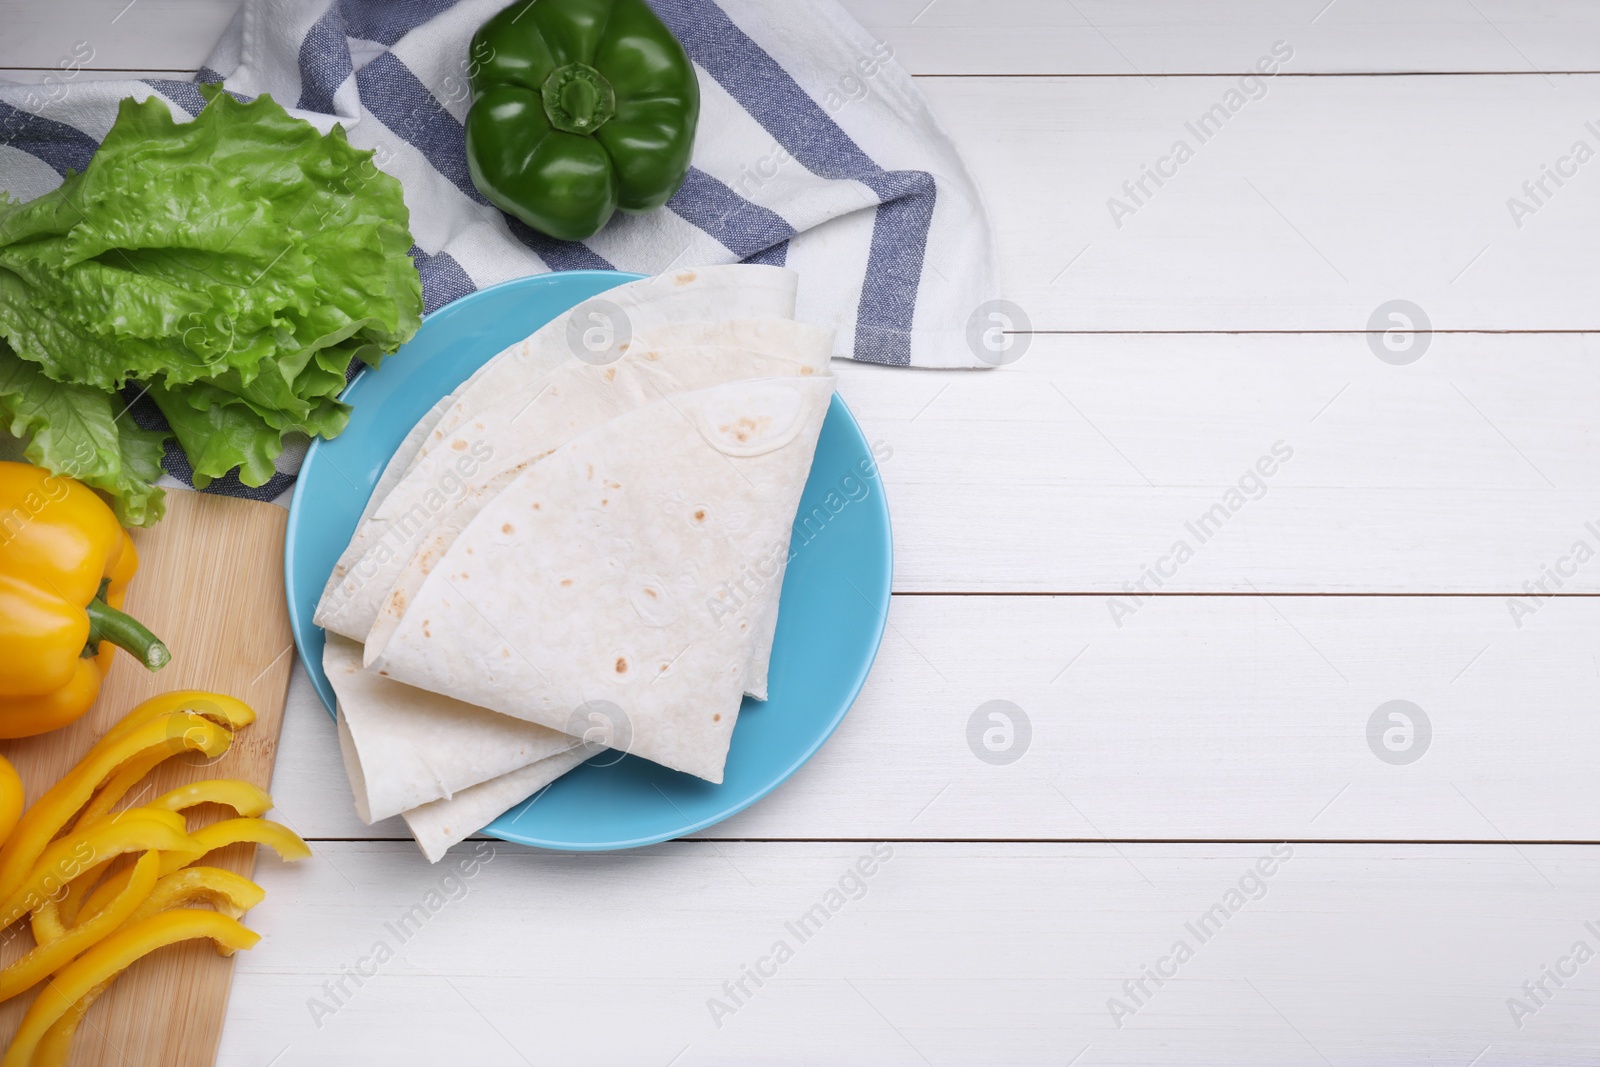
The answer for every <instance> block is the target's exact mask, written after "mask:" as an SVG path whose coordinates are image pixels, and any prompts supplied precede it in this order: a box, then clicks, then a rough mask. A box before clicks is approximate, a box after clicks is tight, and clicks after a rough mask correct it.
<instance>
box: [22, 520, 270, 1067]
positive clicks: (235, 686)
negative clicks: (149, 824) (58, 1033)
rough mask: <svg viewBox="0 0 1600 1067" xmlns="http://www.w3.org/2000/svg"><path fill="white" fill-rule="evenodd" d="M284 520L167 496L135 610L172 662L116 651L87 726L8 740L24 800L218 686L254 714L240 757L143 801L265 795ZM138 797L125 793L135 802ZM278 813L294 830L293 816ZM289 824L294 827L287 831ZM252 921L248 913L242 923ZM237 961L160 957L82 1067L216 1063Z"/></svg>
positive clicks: (195, 815)
mask: <svg viewBox="0 0 1600 1067" xmlns="http://www.w3.org/2000/svg"><path fill="white" fill-rule="evenodd" d="M287 521H288V512H287V511H285V510H284V509H282V508H280V507H277V506H275V505H272V504H258V503H255V502H254V501H249V500H236V499H231V498H228V497H219V496H209V495H205V494H201V493H190V492H183V491H175V490H168V491H167V516H166V518H164V519H162V520H161V521H160V522H159V523H157V524H156V525H155V526H154V527H153V528H151V529H149V530H135V531H134V532H133V539H134V543H135V544H136V545H137V546H138V549H139V571H138V574H137V575H135V577H134V579H133V583H132V585H131V586H130V588H129V591H128V598H127V604H126V605H125V609H126V610H127V611H128V612H130V613H131V614H132V615H134V617H136V618H138V619H139V620H141V621H142V622H143V623H144V624H145V625H146V626H148V627H150V629H152V630H153V631H155V633H156V634H157V635H158V636H159V637H160V638H161V639H162V640H163V641H165V642H166V644H167V647H168V648H169V649H170V650H171V651H172V662H171V663H169V664H168V665H167V666H166V667H165V668H164V669H163V670H161V671H157V672H155V673H151V672H149V671H146V670H144V669H142V668H141V667H140V666H139V665H138V664H136V663H135V662H133V660H132V659H130V658H129V657H127V656H125V655H122V654H121V653H119V654H118V656H117V661H116V665H115V666H114V667H113V668H112V670H111V671H110V673H109V675H108V676H107V678H106V684H105V685H104V687H103V688H102V689H101V692H100V699H99V700H98V701H96V703H95V705H94V707H93V708H91V709H90V710H89V713H88V714H87V715H85V716H84V717H83V718H82V719H79V720H78V721H77V722H75V723H73V724H72V725H71V726H69V727H67V728H65V729H62V730H57V731H55V732H54V733H50V734H45V735H43V736H41V737H32V738H25V739H23V740H20V741H0V754H4V755H5V757H6V758H7V759H9V760H11V762H12V763H13V764H15V765H16V768H17V772H18V773H19V774H20V775H21V776H22V782H23V785H24V786H25V788H26V790H27V799H28V803H30V804H31V803H33V801H34V799H35V798H37V797H38V796H39V794H40V793H42V792H44V790H45V789H47V788H49V786H50V785H52V784H53V783H54V782H55V781H56V780H57V779H59V778H60V777H61V776H62V775H63V774H65V773H66V772H67V771H68V770H70V769H71V768H72V767H73V765H74V764H76V763H77V762H78V760H79V759H80V758H82V756H83V754H84V753H85V752H86V751H88V749H89V746H90V745H91V744H92V743H93V742H94V740H95V739H96V738H98V737H99V736H100V735H101V734H102V733H103V732H104V731H105V730H106V728H107V727H109V726H110V725H112V724H113V723H115V722H116V721H117V720H118V719H120V718H121V717H122V716H123V715H124V714H125V713H126V712H127V711H128V710H129V709H131V708H132V707H133V706H134V705H135V704H137V703H139V702H140V701H142V700H144V699H146V698H147V697H151V696H154V695H156V694H158V693H165V692H169V691H171V690H174V689H209V690H213V691H216V692H220V693H226V694H228V695H229V696H234V697H238V698H239V699H240V700H243V701H244V702H245V703H247V704H249V705H250V706H251V707H252V708H254V709H255V711H256V721H255V723H254V724H253V725H251V726H247V727H245V728H244V729H242V730H240V731H239V732H238V733H237V734H236V735H235V736H234V741H233V746H232V748H231V749H230V750H229V751H228V753H227V754H226V755H224V756H223V757H222V758H221V759H219V760H217V761H216V762H214V763H210V764H207V763H205V758H204V757H203V756H200V755H198V754H191V755H189V756H177V757H174V758H173V759H170V760H168V761H167V762H166V763H164V764H162V765H161V766H160V767H158V768H157V769H156V771H155V773H153V774H152V775H151V776H150V777H149V778H148V779H146V781H147V782H148V783H150V786H151V788H150V789H149V790H148V791H147V792H145V793H144V794H143V796H144V798H145V799H150V798H153V797H157V796H160V795H161V794H162V793H164V792H166V791H167V790H169V789H172V788H175V787H176V786H179V785H182V784H184V783H186V782H194V781H202V780H204V779H209V778H243V779H245V780H247V781H249V782H253V783H254V784H256V785H258V786H260V787H261V788H263V789H266V788H268V787H269V786H270V784H271V781H272V761H273V757H274V755H275V754H276V753H277V748H278V728H279V727H280V726H281V725H282V723H283V704H284V698H285V695H286V693H287V691H288V687H289V671H290V669H291V668H292V667H293V666H294V651H293V649H294V641H293V637H292V636H291V633H290V630H289V614H288V608H287V605H286V603H285V600H284V590H283V537H284V529H285V526H286V524H287ZM139 795H140V794H139V791H138V790H135V791H134V793H133V794H130V796H129V800H128V802H129V803H137V802H138V800H137V799H136V798H137V797H138V796H139ZM231 814H232V813H231V812H230V811H228V810H227V809H225V808H220V807H217V806H215V805H210V804H208V805H205V806H204V807H202V808H197V809H195V810H194V811H193V812H191V813H190V824H191V825H199V824H201V823H205V822H211V821H214V820H215V819H218V818H226V817H228V816H230V815H231ZM269 818H273V819H277V820H278V821H279V822H287V820H286V819H285V818H284V816H283V813H281V812H276V811H275V812H273V813H271V815H270V816H269ZM291 828H292V824H291ZM205 862H206V863H207V864H208V865H214V866H219V867H227V868H229V869H230V870H233V871H237V872H238V873H240V874H245V875H248V874H250V873H251V871H252V870H253V869H254V867H255V846H254V845H234V846H232V847H230V848H227V849H223V850H221V851H218V852H213V853H211V855H210V856H209V857H207V859H206V860H205ZM245 922H246V924H248V923H249V917H248V916H247V917H246V919H245ZM4 936H5V937H6V938H7V943H6V944H5V945H4V946H3V948H0V959H3V960H5V961H7V962H9V961H10V960H12V959H15V958H16V957H17V956H18V955H21V953H22V952H24V951H26V950H27V949H28V948H30V947H32V945H33V937H32V935H31V934H29V933H28V932H27V923H26V922H25V921H24V922H23V923H21V924H19V925H17V926H14V927H12V928H11V930H10V931H8V932H7V934H6V935H4ZM232 979H233V961H232V960H231V959H226V958H223V957H221V956H218V955H217V954H216V952H215V950H214V949H213V948H212V947H211V945H210V943H209V942H187V943H184V944H181V945H174V946H171V947H169V948H164V949H161V950H160V951H158V952H156V953H154V954H153V955H151V956H148V957H146V958H145V959H143V960H140V961H139V962H138V963H136V964H134V965H133V966H132V967H130V968H129V969H128V970H127V971H126V972H125V973H124V974H123V975H122V977H121V978H119V979H117V981H116V982H115V983H113V984H112V986H111V989H110V991H109V992H107V993H106V995H105V996H103V997H101V998H100V1000H99V1001H98V1002H97V1003H96V1004H95V1006H94V1007H93V1008H92V1009H91V1010H90V1012H89V1015H88V1016H87V1017H86V1018H85V1019H84V1021H83V1023H82V1025H80V1026H79V1028H78V1034H77V1037H76V1039H75V1040H74V1042H73V1049H72V1059H71V1062H72V1064H74V1065H80V1064H81V1065H84V1067H91V1065H93V1067H102V1065H104V1067H110V1065H124V1064H126V1065H139V1067H144V1065H146V1064H149V1065H159V1067H206V1065H209V1064H211V1063H213V1062H214V1061H215V1060H216V1055H217V1044H218V1042H219V1041H220V1040H221V1037H222V1020H223V1014H224V1012H225V1011H226V1010H227V1006H228V986H229V984H230V982H231V981H232ZM33 995H34V994H33V992H32V991H29V992H27V993H24V994H23V995H21V996H19V997H17V998H15V999H13V1000H11V1001H9V1002H7V1003H5V1004H0V1035H3V1037H4V1039H5V1040H6V1041H10V1039H11V1035H12V1034H14V1033H15V1032H16V1029H17V1025H18V1024H19V1022H20V1021H21V1019H22V1014H23V1012H24V1011H25V1010H26V1009H27V1005H28V1004H29V1003H31V1002H32V1000H33Z"/></svg>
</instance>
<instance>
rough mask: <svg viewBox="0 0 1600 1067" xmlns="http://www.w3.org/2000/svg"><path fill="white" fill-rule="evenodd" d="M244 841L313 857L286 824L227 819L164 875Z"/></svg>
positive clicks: (168, 862)
mask: <svg viewBox="0 0 1600 1067" xmlns="http://www.w3.org/2000/svg"><path fill="white" fill-rule="evenodd" d="M241 841H249V842H253V843H255V844H257V845H267V846H269V847H270V848H271V849H272V851H274V852H276V853H277V854H278V855H279V856H280V857H281V858H283V859H286V860H303V859H306V858H308V857H309V856H310V855H311V848H310V847H309V846H308V845H307V844H306V843H305V842H304V841H303V840H301V839H300V835H299V834H297V833H295V832H294V831H293V830H291V829H289V828H288V827H287V826H284V825H283V824H282V823H276V822H273V821H272V820H271V819H223V820H221V821H220V822H214V823H212V824H211V825H210V826H202V827H200V829H198V830H196V831H195V832H194V833H192V834H190V835H189V842H190V843H189V844H188V845H186V846H185V847H184V848H179V849H174V850H172V851H170V852H168V853H167V854H166V855H164V856H162V857H161V873H162V874H163V875H168V874H171V873H172V872H173V871H176V870H178V869H179V868H181V867H187V866H189V864H191V863H193V862H194V861H195V860H197V859H199V858H200V857H201V856H204V855H205V854H206V853H207V852H212V851H215V850H216V849H219V848H223V847H225V846H227V845H236V844H238V843H239V842H241ZM4 917H5V913H4V912H0V918H4Z"/></svg>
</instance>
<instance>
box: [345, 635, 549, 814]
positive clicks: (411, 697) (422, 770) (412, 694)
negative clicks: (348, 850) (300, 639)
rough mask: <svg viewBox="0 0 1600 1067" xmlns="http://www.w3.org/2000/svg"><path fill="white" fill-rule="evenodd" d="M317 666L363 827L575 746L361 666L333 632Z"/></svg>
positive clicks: (356, 653) (351, 647)
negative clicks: (334, 708) (331, 698)
mask: <svg viewBox="0 0 1600 1067" xmlns="http://www.w3.org/2000/svg"><path fill="white" fill-rule="evenodd" d="M322 666H323V670H324V671H325V672H326V674H327V676H328V681H329V682H330V683H332V685H333V688H334V692H335V693H336V694H337V695H338V698H339V699H338V718H339V752H340V755H341V756H343V758H344V767H345V772H346V774H347V775H348V776H349V779H350V787H351V791H352V792H353V793H354V795H355V805H356V815H357V816H358V817H359V818H360V819H361V821H362V822H364V823H366V824H367V825H368V826H370V825H372V824H373V823H375V822H377V821H378V820H380V819H387V818H389V817H391V816H394V815H399V814H400V813H401V812H404V811H406V810H408V809H411V808H415V807H418V806H420V805H423V804H427V803H431V802H433V801H436V800H442V799H448V798H450V797H452V796H456V795H459V794H460V793H461V792H462V791H463V790H466V789H470V788H471V787H473V786H476V785H478V784H480V783H482V782H487V781H489V780H491V779H494V778H498V777H500V776H502V775H505V774H509V773H511V772H513V771H518V770H521V769H522V768H523V767H526V766H528V765H529V764H532V763H537V762H539V761H540V760H543V759H546V758H548V757H550V756H554V755H557V754H559V753H562V752H566V751H568V750H570V749H572V748H574V747H576V746H578V745H579V744H580V743H581V742H580V741H579V739H578V738H576V737H571V736H568V735H567V734H564V733H559V732H557V731H555V730H549V729H546V728H545V727H543V726H537V725H535V724H533V723H530V722H524V721H523V720H521V719H513V718H511V717H510V716H509V715H501V714H499V713H498V712H493V711H489V710H487V709H485V708H477V707H473V706H472V705H471V704H463V703H461V702H460V701H459V700H451V699H450V698H449V697H445V696H440V695H439V694H437V693H429V692H427V691H426V690H421V689H412V688H411V687H410V686H404V685H401V684H400V683H399V682H395V681H391V680H390V679H388V678H383V677H380V676H379V675H377V674H375V673H373V672H372V671H366V670H362V668H361V646H360V645H358V644H356V643H355V642H354V641H350V640H347V639H345V638H343V637H339V636H338V635H336V634H329V635H328V643H327V646H326V647H325V648H324V650H323V653H322ZM509 806H510V805H507V807H509Z"/></svg>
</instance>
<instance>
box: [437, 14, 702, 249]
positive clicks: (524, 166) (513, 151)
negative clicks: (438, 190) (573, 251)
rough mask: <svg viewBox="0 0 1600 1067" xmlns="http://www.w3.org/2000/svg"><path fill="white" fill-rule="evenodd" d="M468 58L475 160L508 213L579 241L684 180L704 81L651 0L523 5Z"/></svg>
mask: <svg viewBox="0 0 1600 1067" xmlns="http://www.w3.org/2000/svg"><path fill="white" fill-rule="evenodd" d="M469 54H470V55H471V57H472V62H471V64H470V65H469V67H468V72H469V74H470V77H471V82H472V109H471V111H469V112H468V114H467V123H466V126H467V165H468V167H469V169H470V170H471V173H472V181H473V184H474V185H476V186H477V187H478V190H479V191H480V192H482V193H483V195H484V196H486V197H488V198H489V200H490V202H491V203H493V204H494V205H495V206H497V207H499V208H500V209H501V210H502V211H505V212H507V213H509V214H511V215H514V216H516V217H517V218H519V219H521V220H522V221H523V222H525V223H527V224H528V225H529V226H532V227H533V228H534V229H536V230H539V231H541V232H542V233H546V234H549V235H550V236H551V237H555V238H559V239H561V240H564V241H581V240H583V239H584V238H587V237H591V236H593V235H594V234H595V233H597V232H598V231H599V230H600V228H601V227H602V226H604V225H605V224H606V222H607V221H608V220H609V219H610V218H611V216H612V213H613V212H615V211H616V210H617V209H618V208H620V209H622V210H623V211H628V212H645V211H653V210H655V209H656V208H658V207H660V206H661V205H662V204H665V203H666V202H667V201H668V200H669V199H671V197H672V194H673V193H675V192H677V191H678V187H679V186H681V185H682V184H683V179H684V176H685V175H687V174H688V172H689V156H690V154H691V152H692V151H693V149H694V130H695V123H696V121H697V120H698V118H699V115H700V86H699V83H698V82H697V81H696V79H695V72H694V65H693V64H692V63H690V62H689V56H688V55H687V53H685V52H684V50H683V46H682V45H681V44H679V43H678V40H677V38H675V37H673V36H672V32H671V31H670V30H668V29H667V27H666V26H665V24H663V23H662V21H661V20H660V19H659V18H657V17H656V14H655V12H653V11H651V10H650V8H649V7H648V6H646V4H645V3H644V0H518V2H517V3H514V4H512V5H511V6H510V7H508V8H506V9H505V10H504V11H502V12H500V13H499V14H498V15H496V16H494V17H493V18H491V19H490V20H489V21H488V22H486V23H484V24H483V26H482V27H480V28H479V30H478V32H477V34H476V35H474V37H473V39H472V50H471V52H470V53H469Z"/></svg>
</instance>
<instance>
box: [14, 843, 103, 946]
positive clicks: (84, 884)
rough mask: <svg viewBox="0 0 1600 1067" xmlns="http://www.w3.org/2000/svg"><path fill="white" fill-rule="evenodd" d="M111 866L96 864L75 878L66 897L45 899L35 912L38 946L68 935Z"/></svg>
mask: <svg viewBox="0 0 1600 1067" xmlns="http://www.w3.org/2000/svg"><path fill="white" fill-rule="evenodd" d="M109 866H111V861H110V860H106V861H105V862H104V863H97V864H95V865H94V866H93V867H90V868H89V869H88V870H87V871H84V872H83V873H82V874H80V875H78V877H76V878H74V879H73V880H72V881H71V882H70V883H69V884H68V885H67V891H66V892H65V893H58V894H56V895H53V896H49V897H46V898H45V899H44V901H43V902H42V903H40V905H39V906H38V907H37V908H34V909H33V916H32V924H33V940H34V943H35V944H39V945H44V944H48V943H50V942H51V941H54V940H56V939H57V938H59V937H62V936H64V935H65V934H66V932H67V930H68V928H69V927H70V925H71V924H72V923H73V922H74V921H75V920H76V917H77V914H78V907H79V905H80V904H82V903H83V898H84V897H85V896H86V895H87V894H88V892H89V890H90V889H91V888H93V887H94V885H95V883H96V882H98V881H100V876H101V875H102V874H104V873H105V870H106V868H107V867H109Z"/></svg>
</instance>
